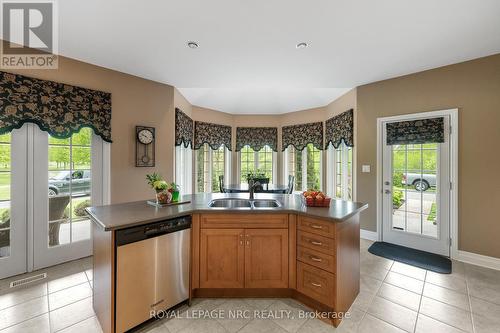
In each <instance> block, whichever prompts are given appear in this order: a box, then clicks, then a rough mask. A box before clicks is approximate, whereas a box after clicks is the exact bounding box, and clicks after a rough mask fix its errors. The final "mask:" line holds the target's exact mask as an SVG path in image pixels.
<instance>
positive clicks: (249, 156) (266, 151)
mask: <svg viewBox="0 0 500 333" xmlns="http://www.w3.org/2000/svg"><path fill="white" fill-rule="evenodd" d="M239 154H240V155H239V156H240V182H241V183H247V182H248V180H247V176H248V174H250V173H263V174H265V176H266V178H269V183H273V179H275V178H276V175H275V174H274V173H275V170H276V168H275V167H274V163H275V161H276V158H275V153H274V152H273V150H272V149H271V148H270V147H269V146H268V145H266V146H264V147H263V148H262V149H260V150H259V151H255V150H253V149H252V148H250V146H244V147H243V148H242V149H241V151H240V153H239Z"/></svg>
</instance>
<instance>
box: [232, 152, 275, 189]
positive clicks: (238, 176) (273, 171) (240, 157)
mask: <svg viewBox="0 0 500 333" xmlns="http://www.w3.org/2000/svg"><path fill="white" fill-rule="evenodd" d="M245 147H248V148H250V149H252V148H251V147H250V146H249V145H245V146H244V147H243V148H245ZM266 147H267V148H268V149H269V150H270V152H265V153H271V158H272V161H271V168H272V170H271V174H272V179H271V183H275V184H277V183H278V168H277V165H278V158H277V157H278V154H277V152H275V151H274V150H272V149H271V147H269V146H268V145H266V146H264V148H266ZM264 148H262V149H264ZM262 149H261V150H259V151H255V150H253V149H252V150H253V154H254V156H253V158H254V159H253V163H254V168H253V170H257V169H259V168H260V166H259V163H260V162H259V153H260V152H262ZM237 156H238V158H237V163H238V169H237V179H238V182H240V183H243V180H242V179H241V176H242V175H241V163H242V152H241V150H240V151H238V154H237ZM244 184H246V183H244Z"/></svg>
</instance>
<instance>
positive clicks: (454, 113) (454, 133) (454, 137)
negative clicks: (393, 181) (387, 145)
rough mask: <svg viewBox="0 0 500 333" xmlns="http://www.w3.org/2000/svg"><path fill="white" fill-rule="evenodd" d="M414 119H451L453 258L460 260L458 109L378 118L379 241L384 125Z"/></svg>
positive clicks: (381, 229) (451, 252) (381, 223)
mask: <svg viewBox="0 0 500 333" xmlns="http://www.w3.org/2000/svg"><path fill="white" fill-rule="evenodd" d="M410 116H411V117H412V118H431V117H439V116H449V117H450V166H451V167H450V181H451V190H450V212H449V213H450V238H451V248H450V256H451V258H458V109H446V110H437V111H429V112H420V113H413V114H404V115H399V116H392V117H383V118H377V239H378V240H379V241H381V240H382V232H383V215H382V214H383V209H382V206H383V182H384V179H383V152H384V149H383V148H384V142H383V131H384V128H383V124H384V123H385V122H390V121H398V120H405V119H406V118H408V117H410Z"/></svg>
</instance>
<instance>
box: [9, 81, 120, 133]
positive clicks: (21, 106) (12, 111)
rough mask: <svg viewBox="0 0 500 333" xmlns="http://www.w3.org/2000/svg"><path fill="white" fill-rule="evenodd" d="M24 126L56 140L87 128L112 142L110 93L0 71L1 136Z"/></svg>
mask: <svg viewBox="0 0 500 333" xmlns="http://www.w3.org/2000/svg"><path fill="white" fill-rule="evenodd" d="M24 123H35V124H37V125H38V127H40V129H41V130H43V131H46V132H49V133H50V135H51V136H53V137H56V138H59V139H66V138H69V137H70V136H71V135H73V134H74V133H77V132H78V131H79V130H80V129H81V128H82V127H90V128H92V129H93V130H94V133H95V134H97V135H99V136H100V137H102V139H103V140H104V141H107V142H111V94H109V93H105V92H102V91H97V90H91V89H85V88H81V87H75V86H71V85H68V84H63V83H57V82H53V81H46V80H39V79H34V78H30V77H26V76H23V75H18V74H11V73H6V72H2V71H0V134H3V133H7V132H10V131H12V130H13V129H16V128H21V127H22V126H23V124H24Z"/></svg>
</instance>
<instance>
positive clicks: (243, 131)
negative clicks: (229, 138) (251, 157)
mask: <svg viewBox="0 0 500 333" xmlns="http://www.w3.org/2000/svg"><path fill="white" fill-rule="evenodd" d="M246 145H248V146H250V148H252V149H253V150H254V151H259V150H261V149H262V148H264V146H266V145H268V146H269V147H270V148H271V149H272V150H274V151H278V128H277V127H237V128H236V151H240V150H241V149H242V148H243V147H244V146H246Z"/></svg>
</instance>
